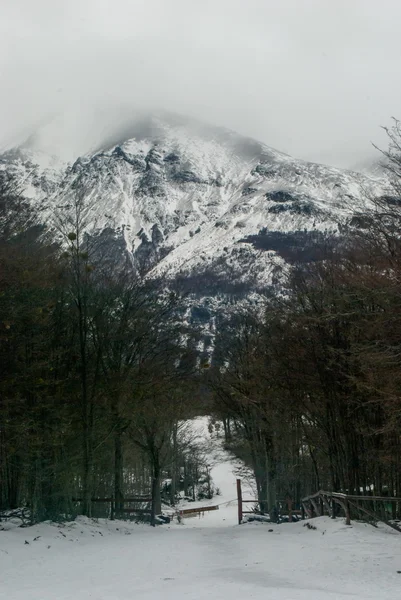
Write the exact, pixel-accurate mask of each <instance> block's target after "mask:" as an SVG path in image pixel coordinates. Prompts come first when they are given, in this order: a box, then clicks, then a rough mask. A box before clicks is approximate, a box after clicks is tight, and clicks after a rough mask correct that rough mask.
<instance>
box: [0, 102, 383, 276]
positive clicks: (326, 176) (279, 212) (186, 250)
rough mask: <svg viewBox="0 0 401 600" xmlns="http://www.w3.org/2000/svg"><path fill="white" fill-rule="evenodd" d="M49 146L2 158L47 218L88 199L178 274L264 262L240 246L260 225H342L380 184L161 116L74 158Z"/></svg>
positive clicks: (129, 241)
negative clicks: (222, 264)
mask: <svg viewBox="0 0 401 600" xmlns="http://www.w3.org/2000/svg"><path fill="white" fill-rule="evenodd" d="M49 135H50V134H49ZM54 137H55V136H54V135H53V134H52V136H51V139H52V144H51V146H52V148H54V146H55V142H54ZM37 139H39V140H41V143H40V144H39V143H38V144H36V145H35V140H37ZM60 144H62V141H60ZM43 148H48V145H46V143H44V142H43V135H42V136H40V135H37V136H31V138H30V140H29V144H28V145H25V146H21V147H19V148H17V149H13V150H11V151H8V152H6V153H4V154H3V155H2V156H0V168H2V169H5V170H7V171H9V172H10V173H12V174H13V176H14V177H15V178H16V180H17V181H18V182H19V183H20V185H21V188H23V189H24V190H25V193H26V195H27V196H28V197H30V198H31V200H32V203H33V205H34V206H36V207H37V210H38V213H39V215H40V218H41V219H42V220H43V221H47V222H50V223H51V220H52V218H54V216H55V213H62V212H65V211H67V212H68V211H69V210H71V204H72V199H73V198H74V197H77V196H79V197H84V198H85V204H86V206H87V218H88V228H89V229H91V230H92V231H102V230H104V229H107V230H109V231H112V232H113V235H114V236H115V237H116V238H119V239H120V240H122V241H123V242H124V244H125V245H126V247H127V249H128V250H129V252H131V253H133V254H134V255H135V256H137V257H140V256H142V255H144V254H145V255H148V256H150V257H151V258H152V261H153V263H152V264H154V265H156V267H155V268H156V271H157V272H169V273H171V274H172V275H175V274H177V273H179V272H192V271H194V270H195V271H199V270H202V269H205V267H207V266H208V265H213V264H214V263H216V261H218V259H219V258H222V259H223V260H224V261H225V262H226V263H227V264H228V265H230V264H232V265H236V264H241V263H242V264H243V265H244V267H243V268H244V270H245V269H247V268H248V266H249V263H250V262H252V261H260V260H261V261H262V263H263V265H265V264H266V261H265V257H264V256H263V257H261V256H260V254H261V253H260V252H259V253H258V252H256V251H255V250H254V249H253V247H252V245H250V244H249V243H245V242H244V240H245V239H246V238H247V237H248V236H250V235H254V234H257V233H258V232H259V231H260V230H261V229H263V228H265V229H266V230H267V231H282V232H291V231H297V230H305V229H306V230H308V231H313V230H326V229H337V228H338V226H339V224H343V223H344V222H346V221H347V219H349V217H350V215H352V213H353V211H355V210H363V208H364V206H365V204H366V202H367V200H366V197H367V196H369V195H370V194H376V193H382V191H383V189H384V182H383V180H382V179H380V177H376V178H375V177H369V176H366V175H362V174H360V173H356V172H348V171H341V170H339V169H335V168H330V167H327V166H324V165H318V164H313V163H307V162H304V161H299V160H296V159H293V158H291V157H290V156H288V155H285V154H282V153H280V152H278V151H276V150H274V149H272V148H270V147H268V146H266V145H264V144H262V143H259V142H256V141H255V140H251V139H248V138H244V137H241V136H239V135H237V134H235V133H233V132H231V131H227V130H225V129H219V128H216V127H211V126H207V125H204V124H201V123H198V122H196V121H193V120H189V119H185V118H182V117H177V116H174V115H170V114H164V113H163V114H158V115H151V116H142V117H141V118H140V119H138V120H137V121H135V122H134V123H133V124H132V125H130V127H128V128H127V127H126V128H125V129H120V130H119V131H117V132H116V133H115V134H114V135H111V134H110V135H108V136H107V139H106V140H104V141H103V142H102V143H100V144H99V145H98V147H97V149H96V150H92V151H91V152H90V153H88V154H86V155H84V156H82V157H80V158H78V157H77V159H76V160H75V162H73V163H72V164H66V163H64V162H63V161H61V160H60V159H58V158H57V157H55V156H53V155H52V156H50V155H48V154H46V153H45V152H44V151H43ZM60 154H61V152H60Z"/></svg>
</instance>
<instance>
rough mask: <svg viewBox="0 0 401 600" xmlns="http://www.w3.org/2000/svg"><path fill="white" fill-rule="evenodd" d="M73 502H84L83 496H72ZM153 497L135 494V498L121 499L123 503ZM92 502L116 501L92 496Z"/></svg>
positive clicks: (146, 500)
mask: <svg viewBox="0 0 401 600" xmlns="http://www.w3.org/2000/svg"><path fill="white" fill-rule="evenodd" d="M72 501H73V502H83V498H72ZM151 501H152V498H149V497H148V496H143V497H142V496H135V498H124V499H123V500H121V501H119V502H121V503H122V504H124V503H126V502H151ZM91 502H115V500H114V498H92V499H91Z"/></svg>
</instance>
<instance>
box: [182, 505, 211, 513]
mask: <svg viewBox="0 0 401 600" xmlns="http://www.w3.org/2000/svg"><path fill="white" fill-rule="evenodd" d="M211 510H219V506H218V505H216V506H199V507H197V508H195V507H194V508H184V509H182V510H179V511H178V513H179V514H180V515H190V514H195V513H202V512H209V511H211Z"/></svg>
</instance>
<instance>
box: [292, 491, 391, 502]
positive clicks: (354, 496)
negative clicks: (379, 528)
mask: <svg viewBox="0 0 401 600" xmlns="http://www.w3.org/2000/svg"><path fill="white" fill-rule="evenodd" d="M319 496H329V497H333V498H344V499H345V498H350V500H384V501H386V502H401V498H400V497H398V496H358V495H357V494H343V493H341V492H325V491H323V490H320V491H319V492H316V494H311V495H310V496H307V497H306V498H302V500H301V502H307V501H308V500H312V499H313V498H318V497H319Z"/></svg>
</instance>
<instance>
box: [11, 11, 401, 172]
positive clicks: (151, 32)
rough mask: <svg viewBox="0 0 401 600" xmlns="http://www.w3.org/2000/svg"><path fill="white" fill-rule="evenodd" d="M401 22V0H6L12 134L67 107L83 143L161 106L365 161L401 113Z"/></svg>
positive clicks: (315, 153) (63, 137)
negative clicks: (126, 116) (125, 116)
mask: <svg viewBox="0 0 401 600" xmlns="http://www.w3.org/2000/svg"><path fill="white" fill-rule="evenodd" d="M400 20H401V3H400V2H398V0H381V1H380V2H378V1H377V0H213V1H212V0H113V1H112V0H1V2H0V81H1V94H0V146H1V147H3V148H4V147H7V146H9V145H10V144H14V143H17V142H18V141H21V140H22V139H24V137H26V136H27V135H29V134H30V133H32V132H33V131H35V130H36V129H38V128H39V129H40V128H41V127H43V125H44V124H46V123H49V122H50V121H52V120H54V119H55V120H56V122H57V123H58V124H59V125H60V127H59V130H60V132H61V133H57V135H56V134H54V135H55V139H54V140H53V141H54V143H55V144H56V145H57V144H58V145H60V146H61V145H65V146H71V147H74V151H77V152H78V151H80V152H81V151H84V150H85V147H86V146H88V145H90V144H91V143H92V140H91V137H93V136H94V137H96V135H97V134H98V132H99V131H100V130H101V129H102V127H104V126H105V122H106V121H110V119H112V118H113V117H112V116H110V115H115V114H120V112H121V110H124V111H125V112H127V111H128V112H129V111H131V110H132V112H133V113H134V112H135V110H137V109H138V108H141V109H142V108H146V109H153V108H158V109H160V108H161V109H167V110H170V111H174V112H177V113H182V114H187V115H190V116H194V117H196V118H199V119H202V120H206V121H208V122H211V123H214V124H216V125H223V126H225V127H229V128H231V129H234V130H236V131H238V132H240V133H243V134H245V135H248V136H251V137H255V138H257V139H259V140H261V141H263V142H265V143H267V144H268V145H271V146H273V147H276V148H278V149H279V150H282V151H284V152H288V153H290V154H292V155H294V156H297V157H300V158H305V159H309V160H314V161H319V162H326V163H330V164H334V165H338V166H353V165H355V164H359V163H362V162H364V161H366V160H370V159H371V158H372V157H374V156H375V153H374V151H373V150H372V146H371V142H372V141H374V142H376V143H378V144H379V145H383V144H384V145H385V137H384V134H382V132H381V130H380V126H381V125H388V124H389V123H390V118H391V116H392V115H394V116H399V117H401V77H400V72H401V69H400V67H401V36H400V34H399V23H400ZM121 107H124V108H123V109H122V108H121Z"/></svg>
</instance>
